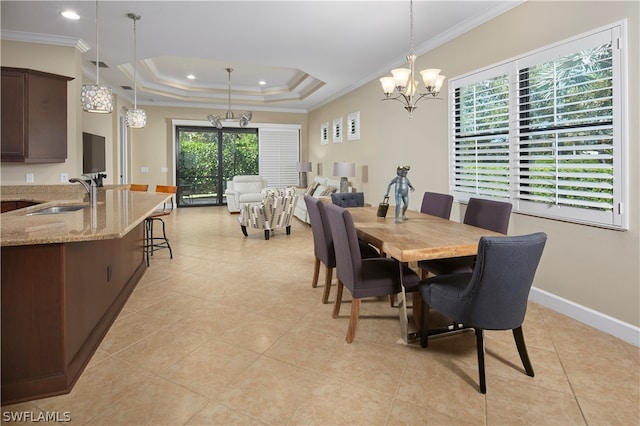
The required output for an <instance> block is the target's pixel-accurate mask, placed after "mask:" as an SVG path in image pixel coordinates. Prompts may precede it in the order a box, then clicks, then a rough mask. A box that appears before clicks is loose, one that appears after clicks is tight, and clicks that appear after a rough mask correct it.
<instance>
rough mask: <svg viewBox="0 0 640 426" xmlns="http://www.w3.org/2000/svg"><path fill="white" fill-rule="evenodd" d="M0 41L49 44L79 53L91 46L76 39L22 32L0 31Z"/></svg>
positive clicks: (86, 50)
mask: <svg viewBox="0 0 640 426" xmlns="http://www.w3.org/2000/svg"><path fill="white" fill-rule="evenodd" d="M0 39H2V40H11V41H21V42H25V43H38V44H49V45H53V46H64V47H73V48H75V49H77V50H78V51H79V52H80V53H85V52H88V51H89V50H91V46H89V45H88V44H87V43H85V42H84V41H83V40H82V39H79V38H77V37H67V36H56V35H50V34H40V33H29V32H23V31H10V30H2V31H1V32H0Z"/></svg>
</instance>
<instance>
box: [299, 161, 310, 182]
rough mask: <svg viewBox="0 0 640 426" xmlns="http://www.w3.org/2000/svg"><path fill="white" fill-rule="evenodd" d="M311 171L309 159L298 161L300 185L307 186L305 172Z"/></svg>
mask: <svg viewBox="0 0 640 426" xmlns="http://www.w3.org/2000/svg"><path fill="white" fill-rule="evenodd" d="M310 171H311V161H298V172H300V186H301V187H303V188H306V187H307V172H310Z"/></svg>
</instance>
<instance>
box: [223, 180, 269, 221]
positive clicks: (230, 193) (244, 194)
mask: <svg viewBox="0 0 640 426" xmlns="http://www.w3.org/2000/svg"><path fill="white" fill-rule="evenodd" d="M266 187H267V181H266V180H264V179H263V178H262V177H260V176H258V175H241V176H234V177H233V179H232V180H229V181H227V190H226V191H225V192H224V195H225V196H226V198H227V208H228V209H229V212H230V213H238V212H240V208H241V206H242V205H243V204H247V203H259V202H261V201H262V199H263V198H264V194H263V193H262V190H263V189H265V188H266Z"/></svg>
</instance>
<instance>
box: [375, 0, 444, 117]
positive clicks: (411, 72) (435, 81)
mask: <svg viewBox="0 0 640 426" xmlns="http://www.w3.org/2000/svg"><path fill="white" fill-rule="evenodd" d="M409 19H410V22H409V33H410V38H411V40H410V44H409V55H408V56H407V62H408V63H409V68H396V69H394V70H391V74H392V75H393V77H383V78H381V79H380V84H382V91H383V92H384V96H385V97H384V98H383V99H382V100H383V101H387V100H391V99H393V100H394V101H398V102H401V103H402V104H404V109H406V110H407V111H408V112H409V118H411V117H412V116H413V110H415V109H416V108H417V105H418V102H420V100H422V99H423V98H425V97H428V99H438V98H437V96H438V94H439V93H440V89H441V88H442V83H443V82H444V79H445V76H444V75H440V70H439V69H437V68H431V69H426V70H422V71H420V75H421V76H422V81H423V82H424V86H425V89H426V91H425V92H420V91H419V87H418V84H419V83H418V80H417V79H416V72H415V64H416V55H415V53H414V52H413V0H410V1H409ZM394 91H397V95H396V96H394Z"/></svg>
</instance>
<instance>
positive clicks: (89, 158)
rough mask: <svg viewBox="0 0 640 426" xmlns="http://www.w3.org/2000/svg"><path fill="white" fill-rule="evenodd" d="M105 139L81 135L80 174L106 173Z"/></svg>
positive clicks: (88, 134) (85, 134) (87, 134)
mask: <svg viewBox="0 0 640 426" xmlns="http://www.w3.org/2000/svg"><path fill="white" fill-rule="evenodd" d="M105 155H106V152H105V137H104V136H98V135H92V134H91V133H85V132H83V133H82V173H83V174H89V173H103V172H105V171H106V169H107V167H106V161H105Z"/></svg>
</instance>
